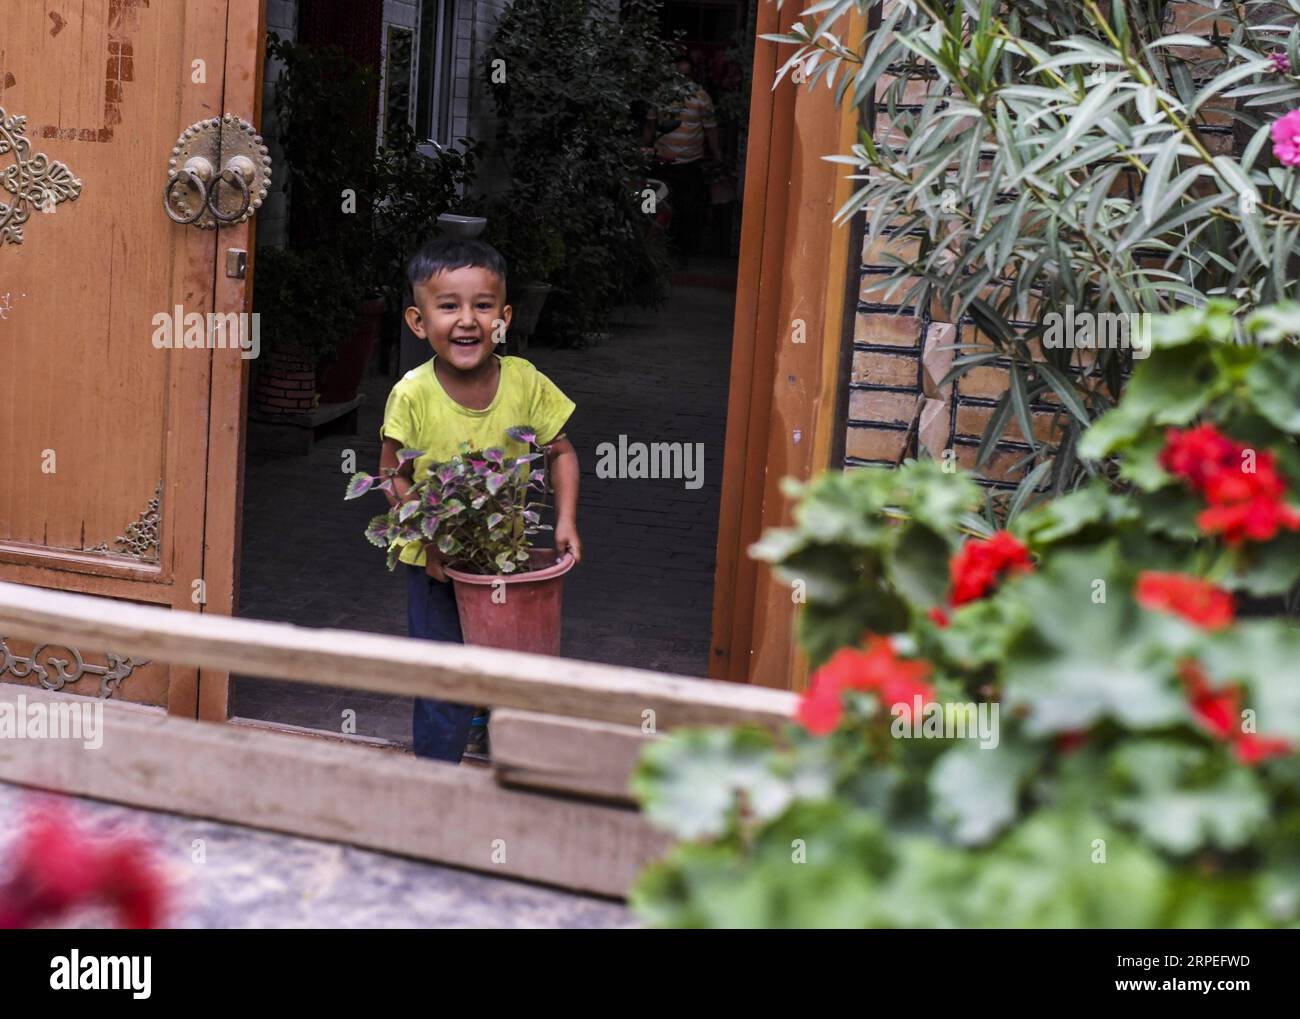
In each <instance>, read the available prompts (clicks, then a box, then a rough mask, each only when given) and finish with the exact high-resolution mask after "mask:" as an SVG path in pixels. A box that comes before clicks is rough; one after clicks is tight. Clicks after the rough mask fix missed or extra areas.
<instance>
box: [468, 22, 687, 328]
mask: <svg viewBox="0 0 1300 1019" xmlns="http://www.w3.org/2000/svg"><path fill="white" fill-rule="evenodd" d="M658 11H659V5H658V3H657V2H656V0H628V2H625V3H623V4H622V5H621V6H620V8H619V13H618V15H617V17H607V16H604V15H601V14H595V13H593V12H592V9H591V7H590V5H589V4H588V3H587V2H586V0H518V2H517V3H514V4H511V5H510V6H509V7H508V8H507V9H506V11H505V13H504V14H502V16H501V20H500V21H499V22H498V23H497V30H496V35H495V36H494V37H493V40H492V43H491V45H490V46H489V47H488V49H487V52H486V53H485V54H484V57H483V61H484V62H483V65H482V66H483V73H484V77H485V79H486V81H487V83H488V85H489V87H490V89H491V91H492V96H493V98H494V100H495V102H496V107H497V115H498V132H497V144H498V147H499V152H500V155H501V156H502V157H503V159H504V161H505V164H506V167H507V170H508V172H509V176H510V186H509V191H508V193H507V194H506V195H505V196H504V198H502V199H498V200H496V201H494V202H493V203H492V204H491V206H490V208H491V210H492V215H491V216H490V217H489V231H490V238H491V239H493V240H495V241H497V243H498V244H499V245H500V246H501V248H502V251H503V253H504V254H505V255H506V258H507V259H508V260H509V261H510V262H511V267H512V268H511V271H512V273H513V274H515V275H516V277H517V278H519V279H520V280H521V281H522V280H523V279H533V280H538V281H544V282H548V283H551V284H553V285H555V287H556V288H557V290H556V292H555V293H554V294H552V295H551V298H550V300H549V301H548V302H547V305H546V311H545V319H544V321H546V322H547V323H549V325H548V328H547V331H548V332H550V333H551V334H552V335H553V336H556V337H558V338H560V339H562V340H564V339H571V338H580V337H581V335H582V334H583V333H585V332H589V331H603V330H604V329H605V327H606V325H607V323H608V319H609V315H610V312H611V311H612V309H613V308H614V306H615V305H616V304H618V303H620V302H623V301H628V300H639V302H640V303H647V302H649V303H653V301H654V300H656V299H657V298H658V297H660V296H662V294H663V292H664V288H665V286H666V284H667V280H668V274H669V265H668V262H667V259H666V257H665V256H664V254H663V251H662V246H661V245H660V244H659V242H658V241H656V240H654V238H653V237H652V236H651V232H650V225H651V224H650V217H649V216H647V215H646V214H645V213H643V212H642V211H641V208H640V200H639V197H638V194H637V187H638V185H639V182H640V181H641V180H643V179H644V177H645V173H646V160H645V154H644V152H643V151H642V147H641V141H640V133H639V131H640V125H639V122H638V121H636V120H635V119H634V118H633V116H632V115H631V112H632V111H633V110H634V109H635V108H638V107H639V108H641V109H644V108H645V107H646V106H647V105H663V104H665V103H667V102H668V101H669V100H670V99H671V97H672V95H673V94H674V85H675V84H676V78H675V71H674V69H673V67H672V52H671V49H670V47H669V44H668V43H667V42H666V41H665V40H663V39H662V37H661V36H660V33H659V27H658V25H659V23H658ZM539 40H554V41H555V42H554V45H552V44H550V43H548V44H545V45H541V44H539ZM498 61H500V62H502V63H498ZM494 69H496V70H497V71H498V73H497V74H495V75H494ZM502 70H503V71H504V75H505V80H504V81H502V80H500V73H499V72H500V71H502ZM548 235H554V236H556V237H558V238H559V243H558V244H557V243H555V242H554V241H553V240H552V238H551V236H548Z"/></svg>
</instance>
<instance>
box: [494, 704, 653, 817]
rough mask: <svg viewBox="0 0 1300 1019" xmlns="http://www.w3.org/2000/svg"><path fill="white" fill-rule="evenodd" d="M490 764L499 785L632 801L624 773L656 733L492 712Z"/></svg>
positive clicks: (530, 714) (628, 774) (522, 713)
mask: <svg viewBox="0 0 1300 1019" xmlns="http://www.w3.org/2000/svg"><path fill="white" fill-rule="evenodd" d="M491 732H492V767H493V770H494V771H495V772H496V775H497V780H498V781H499V782H501V783H502V784H503V785H509V786H520V787H525V788H530V789H549V790H552V791H555V792H564V793H570V794H572V795H576V796H586V797H592V798H595V799H601V800H612V801H615V802H620V803H632V802H634V801H633V799H632V794H631V793H630V792H628V779H629V778H630V777H631V775H632V769H633V768H634V767H635V766H636V762H637V759H638V758H639V757H640V756H641V751H642V750H643V749H644V748H645V746H646V744H647V743H649V742H650V741H651V740H654V739H657V738H658V737H656V736H654V735H653V734H646V733H643V732H642V731H641V729H640V728H638V727H635V726H631V725H613V724H611V723H609V722H592V721H588V720H585V719H578V718H560V717H558V716H556V715H543V714H539V713H536V712H531V711H513V710H510V709H503V710H498V711H494V712H492V727H491Z"/></svg>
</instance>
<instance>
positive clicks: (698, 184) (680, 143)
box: [643, 56, 722, 260]
mask: <svg viewBox="0 0 1300 1019" xmlns="http://www.w3.org/2000/svg"><path fill="white" fill-rule="evenodd" d="M677 71H678V73H679V74H681V75H682V76H683V77H685V78H687V79H690V80H691V82H692V84H693V86H694V87H693V90H692V92H691V93H690V95H689V96H688V97H687V99H686V101H685V103H684V105H682V106H681V107H680V108H679V109H676V110H672V111H671V112H666V113H665V116H664V117H663V118H662V123H661V118H660V115H659V112H657V111H655V110H651V111H650V112H649V113H648V114H647V116H646V123H645V128H644V133H643V139H644V141H645V143H646V145H651V144H653V145H654V149H655V155H656V157H657V158H658V160H659V162H660V164H661V165H660V168H659V171H658V172H659V173H660V175H661V176H662V177H663V178H664V182H665V183H666V184H667V185H668V201H669V202H670V203H671V204H672V207H673V218H672V225H671V227H670V233H671V235H672V236H673V239H674V241H675V242H676V244H677V247H678V254H679V255H680V256H681V257H682V259H683V260H685V258H687V257H689V256H690V255H691V254H694V253H695V251H696V249H697V248H698V246H699V237H700V231H701V230H702V229H703V227H704V222H705V217H706V216H707V213H708V205H707V199H708V178H707V171H708V170H709V169H710V167H709V164H708V163H707V162H706V160H705V154H706V152H707V154H708V157H709V159H710V160H712V161H713V163H715V164H716V163H720V162H722V146H721V144H720V143H719V141H718V122H717V119H716V117H715V116H714V113H713V100H712V99H711V98H709V94H708V93H707V92H706V91H704V88H703V87H702V86H701V85H700V84H699V83H698V82H696V81H695V75H694V66H693V64H692V63H691V59H690V57H687V56H682V57H679V58H678V59H677ZM661 132H662V133H661Z"/></svg>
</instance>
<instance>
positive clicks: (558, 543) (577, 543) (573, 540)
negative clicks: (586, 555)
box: [555, 521, 582, 564]
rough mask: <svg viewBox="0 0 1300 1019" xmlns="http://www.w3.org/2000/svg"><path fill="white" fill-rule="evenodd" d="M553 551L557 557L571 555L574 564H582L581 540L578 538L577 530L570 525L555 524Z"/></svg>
mask: <svg viewBox="0 0 1300 1019" xmlns="http://www.w3.org/2000/svg"><path fill="white" fill-rule="evenodd" d="M555 551H556V553H557V554H558V555H561V556H562V555H564V553H565V552H572V553H573V561H574V563H575V564H576V563H580V562H582V540H581V539H580V538H579V537H578V528H577V527H576V526H575V525H574V524H571V523H561V522H559V521H557V522H556V524H555Z"/></svg>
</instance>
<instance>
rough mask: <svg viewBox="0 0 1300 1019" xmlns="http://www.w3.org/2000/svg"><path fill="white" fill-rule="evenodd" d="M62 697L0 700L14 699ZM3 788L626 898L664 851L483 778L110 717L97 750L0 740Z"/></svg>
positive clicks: (405, 761) (145, 716)
mask: <svg viewBox="0 0 1300 1019" xmlns="http://www.w3.org/2000/svg"><path fill="white" fill-rule="evenodd" d="M20 695H21V696H26V697H27V698H28V700H29V702H30V701H32V700H34V699H41V700H46V701H50V700H54V701H71V700H80V701H81V702H82V703H84V699H80V698H71V697H68V696H67V695H62V694H51V693H48V692H44V691H23V690H19V689H17V688H15V687H0V700H10V701H14V700H16V698H17V697H18V696H20ZM0 781H4V782H11V783H15V784H17V785H25V786H32V787H36V788H40V789H47V790H52V791H56V792H60V793H67V794H70V795H75V796H89V797H93V798H95V799H101V800H109V801H112V802H115V803H126V804H130V805H132V806H136V807H144V808H147V809H151V810H166V811H172V812H175V813H179V814H186V815H189V816H193V817H204V818H212V819H215V820H218V821H226V822H230V823H233V824H243V825H248V826H249V827H253V828H263V829H267V830H270V831H280V832H287V833H289V834H293V835H300V836H307V837H309V838H320V839H328V840H330V841H334V842H343V843H347V844H350V845H355V846H362V847H365V848H367V849H376V850H379V851H381V852H386V853H396V854H399V855H402V856H410V857H415V858H417V859H422V860H431V861H434V862H437V863H445V864H450V865H452V866H457V867H467V868H470V869H472V870H476V871H482V872H483V873H486V874H492V875H495V876H498V877H510V878H521V879H525V880H529V881H538V882H541V883H544V884H550V885H556V886H559V887H563V888H568V889H573V890H575V891H582V892H589V893H592V894H596V895H608V896H623V895H625V894H626V892H627V890H628V888H629V886H630V885H631V883H632V881H633V879H634V878H635V877H636V875H637V873H638V872H639V871H640V870H641V868H642V867H643V866H644V865H645V864H646V863H648V862H649V861H651V860H653V859H654V858H655V857H657V856H659V855H661V854H662V853H663V852H664V851H665V850H666V849H667V847H668V844H669V840H668V839H667V837H666V836H665V835H663V834H662V833H660V832H657V831H655V830H654V829H652V828H650V827H649V825H648V824H647V823H646V822H645V820H644V819H643V818H642V817H641V816H640V815H639V814H638V813H636V812H635V811H633V810H624V809H619V808H615V807H609V806H599V805H596V804H592V803H584V802H581V801H578V800H571V799H565V798H560V797H551V796H543V795H537V794H532V793H527V792H518V791H515V790H512V789H504V788H501V787H500V786H498V785H497V783H496V781H495V780H494V779H493V777H492V775H491V773H490V772H488V771H487V770H486V769H479V768H465V767H457V766H455V765H451V764H444V763H441V762H437V761H425V760H420V759H417V758H414V757H412V756H410V755H408V754H397V753H383V752H376V751H374V750H371V749H368V748H366V747H356V746H348V745H345V744H342V743H337V742H329V741H324V740H315V739H303V738H301V737H299V736H294V735H289V734H284V733H275V732H268V731H265V730H261V729H254V728H246V727H244V726H234V725H221V724H216V723H211V722H200V721H194V720H191V719H185V718H177V717H174V716H167V715H165V714H163V713H161V712H151V711H148V710H146V709H141V708H138V707H133V706H131V705H125V704H114V703H112V702H109V703H106V704H104V741H103V745H102V746H101V747H99V748H98V749H95V750H89V749H86V748H84V747H83V746H82V745H81V744H80V743H78V742H74V741H63V740H51V739H44V740H16V739H5V740H0Z"/></svg>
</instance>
